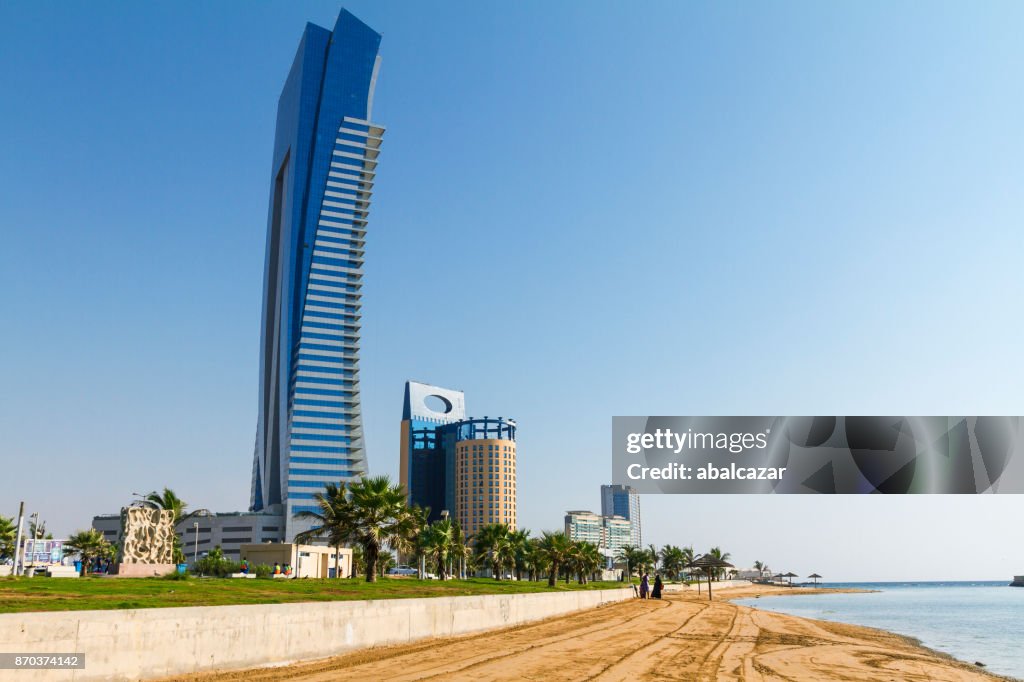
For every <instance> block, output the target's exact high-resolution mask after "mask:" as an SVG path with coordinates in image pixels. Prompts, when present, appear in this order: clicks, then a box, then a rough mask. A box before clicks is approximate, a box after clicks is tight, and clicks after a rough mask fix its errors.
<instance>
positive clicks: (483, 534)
mask: <svg viewBox="0 0 1024 682" xmlns="http://www.w3.org/2000/svg"><path fill="white" fill-rule="evenodd" d="M508 535H509V528H508V526H506V525H505V524H504V523H488V524H485V525H483V526H481V527H480V529H479V530H477V532H476V535H475V536H474V537H473V549H474V551H475V552H476V555H477V557H479V558H480V560H481V563H483V564H484V565H489V566H490V567H491V575H492V577H494V578H495V579H496V580H501V575H500V573H501V571H500V567H499V566H497V565H496V563H497V562H496V561H495V558H496V557H495V549H496V548H497V546H498V545H499V544H501V542H502V540H505V539H507V538H508Z"/></svg>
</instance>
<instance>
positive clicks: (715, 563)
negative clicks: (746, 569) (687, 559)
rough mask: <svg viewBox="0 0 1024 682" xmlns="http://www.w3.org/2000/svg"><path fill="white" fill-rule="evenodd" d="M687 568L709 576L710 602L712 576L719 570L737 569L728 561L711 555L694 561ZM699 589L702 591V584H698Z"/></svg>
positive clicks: (709, 599) (709, 596)
mask: <svg viewBox="0 0 1024 682" xmlns="http://www.w3.org/2000/svg"><path fill="white" fill-rule="evenodd" d="M686 567H687V568H696V569H699V570H701V571H703V572H704V573H706V574H707V576H708V601H711V574H712V573H714V572H715V570H716V569H719V568H735V566H733V565H732V564H730V563H729V562H728V561H722V560H721V559H719V558H717V557H713V556H711V555H710V554H705V555H704V556H702V557H699V558H697V559H694V560H693V561H692V562H691V563H689V564H687V565H686ZM697 589H698V590H699V589H700V582H699V581H698V583H697Z"/></svg>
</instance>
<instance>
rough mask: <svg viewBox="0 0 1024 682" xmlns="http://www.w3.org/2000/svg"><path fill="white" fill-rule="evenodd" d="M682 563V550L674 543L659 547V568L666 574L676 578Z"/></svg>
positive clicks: (681, 569)
mask: <svg viewBox="0 0 1024 682" xmlns="http://www.w3.org/2000/svg"><path fill="white" fill-rule="evenodd" d="M684 565H685V562H684V561H683V550H681V549H679V548H678V547H676V546H674V545H665V546H664V547H662V548H661V568H662V570H664V571H665V573H666V574H667V575H668V576H670V577H672V578H674V579H676V580H678V579H679V574H680V573H682V571H683V566H684Z"/></svg>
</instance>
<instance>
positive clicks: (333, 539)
mask: <svg viewBox="0 0 1024 682" xmlns="http://www.w3.org/2000/svg"><path fill="white" fill-rule="evenodd" d="M313 501H314V502H315V503H316V506H317V507H319V508H320V510H319V511H301V512H299V513H298V514H296V515H295V518H297V519H305V520H307V521H313V523H314V525H313V527H312V528H310V529H309V530H306V531H303V532H301V533H296V535H295V542H296V544H300V545H304V544H308V543H310V542H312V541H313V540H318V539H323V540H326V541H327V544H328V545H330V546H331V547H333V548H334V577H335V578H340V577H341V546H342V545H344V544H345V542H346V540H347V539H348V535H347V532H348V526H347V525H346V524H347V519H348V517H349V516H350V513H349V507H350V506H351V505H350V503H349V499H348V495H347V494H346V492H345V488H344V487H339V486H338V485H337V484H335V483H328V484H327V485H325V486H324V489H323V490H322V491H319V492H316V493H314V494H313ZM355 576H356V561H355V556H353V557H352V577H355Z"/></svg>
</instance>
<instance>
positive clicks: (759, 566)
mask: <svg viewBox="0 0 1024 682" xmlns="http://www.w3.org/2000/svg"><path fill="white" fill-rule="evenodd" d="M754 570H755V571H757V575H758V577H762V578H763V577H764V562H761V561H755V562H754Z"/></svg>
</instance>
